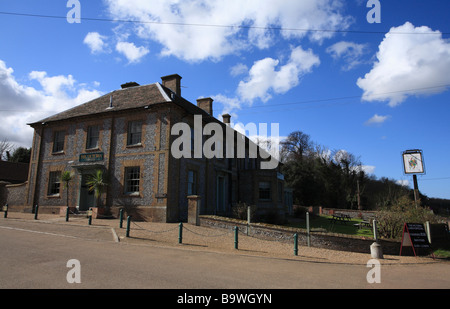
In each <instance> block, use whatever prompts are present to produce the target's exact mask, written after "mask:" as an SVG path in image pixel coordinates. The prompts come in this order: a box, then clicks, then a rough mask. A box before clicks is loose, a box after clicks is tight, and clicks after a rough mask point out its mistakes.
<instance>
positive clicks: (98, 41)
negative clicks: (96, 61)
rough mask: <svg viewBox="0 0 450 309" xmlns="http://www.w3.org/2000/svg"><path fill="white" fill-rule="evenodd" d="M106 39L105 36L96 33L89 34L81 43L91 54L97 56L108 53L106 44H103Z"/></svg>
mask: <svg viewBox="0 0 450 309" xmlns="http://www.w3.org/2000/svg"><path fill="white" fill-rule="evenodd" d="M106 39H107V37H106V36H104V35H101V34H100V33H98V32H89V33H88V34H87V35H86V37H85V38H84V41H83V43H84V44H86V45H87V46H88V47H89V48H90V50H91V53H92V54H99V53H104V52H109V49H108V44H107V43H106V42H105V40H106Z"/></svg>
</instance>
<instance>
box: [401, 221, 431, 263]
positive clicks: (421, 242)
mask: <svg viewBox="0 0 450 309" xmlns="http://www.w3.org/2000/svg"><path fill="white" fill-rule="evenodd" d="M403 246H406V247H408V246H409V247H412V249H413V252H414V255H415V256H417V254H416V249H431V245H430V243H429V242H428V236H427V233H426V232H425V227H424V226H423V224H421V223H405V224H404V225H403V235H402V243H401V246H400V255H402V248H403Z"/></svg>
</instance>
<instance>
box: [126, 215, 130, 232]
mask: <svg viewBox="0 0 450 309" xmlns="http://www.w3.org/2000/svg"><path fill="white" fill-rule="evenodd" d="M130 223H131V216H128V218H127V233H126V236H127V237H130Z"/></svg>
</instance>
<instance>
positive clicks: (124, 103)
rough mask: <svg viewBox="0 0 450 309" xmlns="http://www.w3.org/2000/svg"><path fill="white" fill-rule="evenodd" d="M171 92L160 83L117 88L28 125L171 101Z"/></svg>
mask: <svg viewBox="0 0 450 309" xmlns="http://www.w3.org/2000/svg"><path fill="white" fill-rule="evenodd" d="M171 92H172V91H171V90H170V89H168V88H166V87H164V86H162V85H161V84H160V83H154V84H149V85H143V86H135V87H129V88H124V89H119V90H115V91H112V92H110V93H107V94H105V95H103V96H101V97H99V98H96V99H94V100H91V101H89V102H87V103H84V104H81V105H78V106H75V107H73V108H71V109H68V110H66V111H63V112H61V113H58V114H55V115H53V116H50V117H47V118H45V119H42V120H40V121H37V122H34V123H30V124H29V125H31V126H33V125H35V124H40V123H44V122H52V121H58V120H66V119H71V118H76V117H82V116H88V115H92V114H103V113H112V112H117V111H123V110H127V109H133V108H139V107H145V106H149V105H154V104H160V103H166V102H173V99H171V97H172V98H173V97H174V96H173V95H172V94H171ZM183 100H184V99H183ZM184 101H186V100H184ZM186 102H187V101H186ZM190 104H191V103H190ZM191 105H192V104H191Z"/></svg>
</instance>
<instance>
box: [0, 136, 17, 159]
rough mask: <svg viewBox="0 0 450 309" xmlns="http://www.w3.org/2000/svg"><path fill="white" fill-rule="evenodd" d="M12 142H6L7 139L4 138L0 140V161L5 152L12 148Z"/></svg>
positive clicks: (4, 156)
mask: <svg viewBox="0 0 450 309" xmlns="http://www.w3.org/2000/svg"><path fill="white" fill-rule="evenodd" d="M13 148H14V147H13V144H12V143H10V142H8V139H6V138H4V139H3V140H2V141H0V161H2V160H5V159H6V156H7V153H9V152H10V151H11V150H13Z"/></svg>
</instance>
